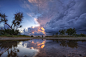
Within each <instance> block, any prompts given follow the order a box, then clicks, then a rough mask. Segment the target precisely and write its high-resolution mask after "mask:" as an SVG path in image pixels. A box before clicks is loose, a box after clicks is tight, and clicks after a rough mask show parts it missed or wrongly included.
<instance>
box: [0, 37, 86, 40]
mask: <svg viewBox="0 0 86 57" xmlns="http://www.w3.org/2000/svg"><path fill="white" fill-rule="evenodd" d="M31 39H57V40H86V37H43V38H42V37H0V40H31Z"/></svg>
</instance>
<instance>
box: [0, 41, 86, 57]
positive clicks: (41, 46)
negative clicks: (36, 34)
mask: <svg viewBox="0 0 86 57" xmlns="http://www.w3.org/2000/svg"><path fill="white" fill-rule="evenodd" d="M85 45H86V41H73V40H45V39H44V40H42V39H33V40H28V41H0V54H1V57H24V56H27V57H73V56H78V57H79V56H82V57H84V56H86V46H85Z"/></svg>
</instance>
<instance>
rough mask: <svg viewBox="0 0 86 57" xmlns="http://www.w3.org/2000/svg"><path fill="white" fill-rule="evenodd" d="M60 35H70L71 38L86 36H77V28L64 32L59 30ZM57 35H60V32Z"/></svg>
mask: <svg viewBox="0 0 86 57" xmlns="http://www.w3.org/2000/svg"><path fill="white" fill-rule="evenodd" d="M59 34H60V35H65V34H67V35H69V36H86V35H85V34H83V33H81V34H76V29H75V28H68V29H66V30H65V29H63V30H59ZM56 35H58V32H57V33H56Z"/></svg>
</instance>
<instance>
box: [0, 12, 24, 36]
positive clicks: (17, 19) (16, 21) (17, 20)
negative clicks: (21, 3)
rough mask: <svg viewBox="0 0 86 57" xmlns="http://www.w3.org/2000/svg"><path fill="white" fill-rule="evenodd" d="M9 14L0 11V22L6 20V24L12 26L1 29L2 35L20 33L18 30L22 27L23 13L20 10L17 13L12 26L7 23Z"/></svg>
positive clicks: (0, 33)
mask: <svg viewBox="0 0 86 57" xmlns="http://www.w3.org/2000/svg"><path fill="white" fill-rule="evenodd" d="M6 17H7V16H6V15H5V14H1V13H0V23H2V22H4V24H6V25H8V26H9V27H10V29H5V28H4V29H0V35H6V36H9V35H19V34H20V32H19V30H18V28H20V27H22V25H20V24H21V22H22V19H23V13H21V12H19V13H16V14H15V17H14V20H13V21H12V26H10V25H9V24H7V21H8V20H7V18H6ZM12 27H14V28H12Z"/></svg>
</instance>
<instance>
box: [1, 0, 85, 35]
mask: <svg viewBox="0 0 86 57" xmlns="http://www.w3.org/2000/svg"><path fill="white" fill-rule="evenodd" d="M17 12H22V13H23V15H24V17H23V21H22V23H21V24H22V26H23V27H22V28H20V29H19V30H20V32H22V33H23V34H25V35H52V34H55V33H57V32H58V31H59V30H62V29H68V28H75V29H76V32H77V33H78V34H79V33H85V34H86V0H0V13H5V14H6V15H7V16H8V17H7V19H8V23H9V25H11V24H12V20H13V19H14V14H15V13H17ZM2 26H3V24H1V25H0V27H2Z"/></svg>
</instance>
